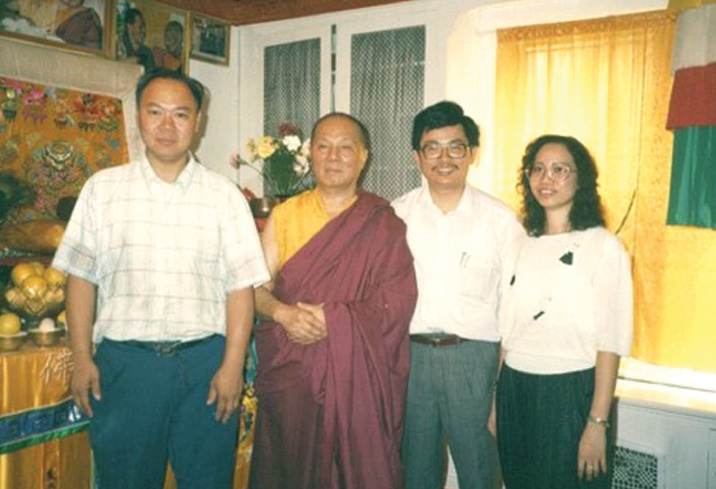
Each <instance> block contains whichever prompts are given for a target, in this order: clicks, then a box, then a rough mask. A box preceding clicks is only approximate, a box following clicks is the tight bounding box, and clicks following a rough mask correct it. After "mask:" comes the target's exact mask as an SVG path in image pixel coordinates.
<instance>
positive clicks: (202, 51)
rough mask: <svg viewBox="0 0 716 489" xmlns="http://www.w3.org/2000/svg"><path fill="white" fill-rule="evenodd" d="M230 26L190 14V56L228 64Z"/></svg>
mask: <svg viewBox="0 0 716 489" xmlns="http://www.w3.org/2000/svg"><path fill="white" fill-rule="evenodd" d="M230 35H231V26H230V25H229V24H227V23H226V22H222V21H220V20H218V19H212V18H210V17H204V16H202V15H196V14H192V16H191V57H192V58H194V59H198V60H201V61H209V62H211V63H216V64H220V65H228V64H229V49H230V44H229V36H230Z"/></svg>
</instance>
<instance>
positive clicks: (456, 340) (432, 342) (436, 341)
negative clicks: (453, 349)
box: [410, 333, 470, 347]
mask: <svg viewBox="0 0 716 489" xmlns="http://www.w3.org/2000/svg"><path fill="white" fill-rule="evenodd" d="M410 341H414V342H416V343H420V344H422V345H429V346H434V347H438V346H455V345H459V344H460V343H464V342H466V341H470V340H466V339H465V338H461V337H459V336H458V335H456V334H443V333H439V334H411V335H410Z"/></svg>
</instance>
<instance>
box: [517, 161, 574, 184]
mask: <svg viewBox="0 0 716 489" xmlns="http://www.w3.org/2000/svg"><path fill="white" fill-rule="evenodd" d="M572 173H577V169H576V168H573V167H571V166H570V165H569V164H567V163H553V164H552V165H550V167H549V168H547V167H546V166H545V165H543V164H541V163H535V164H534V165H532V166H531V167H529V168H527V169H526V170H525V175H526V176H527V178H529V179H532V178H537V179H542V178H543V177H544V176H545V175H547V176H548V177H549V178H551V179H552V180H554V181H555V182H563V181H565V180H567V179H568V178H569V176H570V175H571V174H572Z"/></svg>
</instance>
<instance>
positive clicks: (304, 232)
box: [271, 189, 355, 269]
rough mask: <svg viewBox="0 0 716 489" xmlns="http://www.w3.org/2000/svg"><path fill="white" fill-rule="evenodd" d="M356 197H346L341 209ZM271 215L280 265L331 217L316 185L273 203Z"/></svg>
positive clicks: (346, 206)
mask: <svg viewBox="0 0 716 489" xmlns="http://www.w3.org/2000/svg"><path fill="white" fill-rule="evenodd" d="M354 201H355V198H353V199H349V200H348V202H346V204H345V207H343V209H341V211H343V210H345V209H347V208H348V207H349V206H350V205H351V204H352V203H353V202H354ZM271 218H272V219H273V226H274V233H275V238H276V243H277V244H278V264H279V269H281V268H283V265H284V264H285V263H286V262H287V261H288V260H289V259H290V258H291V257H292V256H293V255H295V254H296V253H297V252H298V250H300V249H301V248H303V246H304V245H305V244H306V243H308V242H309V241H310V240H311V238H313V237H314V236H315V235H316V234H317V233H318V232H319V231H320V230H321V229H323V226H325V225H326V223H328V221H330V220H331V217H330V216H329V215H328V211H326V206H325V204H324V203H323V199H322V198H321V192H320V191H319V190H318V189H314V190H308V191H306V192H303V193H302V194H299V195H297V196H295V197H292V198H290V199H288V200H287V201H286V202H284V203H282V204H279V205H277V206H276V207H274V209H273V212H272V214H271Z"/></svg>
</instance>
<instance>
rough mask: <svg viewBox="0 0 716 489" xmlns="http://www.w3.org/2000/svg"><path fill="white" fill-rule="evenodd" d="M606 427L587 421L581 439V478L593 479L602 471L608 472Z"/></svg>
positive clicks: (579, 472) (579, 463) (578, 460)
mask: <svg viewBox="0 0 716 489" xmlns="http://www.w3.org/2000/svg"><path fill="white" fill-rule="evenodd" d="M606 453H607V436H606V429H605V428H604V427H603V426H598V425H596V424H594V423H587V426H586V427H585V428H584V433H582V439H581V440H579V453H578V459H577V464H578V465H577V474H578V475H579V478H580V479H586V480H588V481H591V480H592V479H594V478H595V477H597V476H598V475H599V474H600V473H602V474H606V473H607V455H606Z"/></svg>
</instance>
